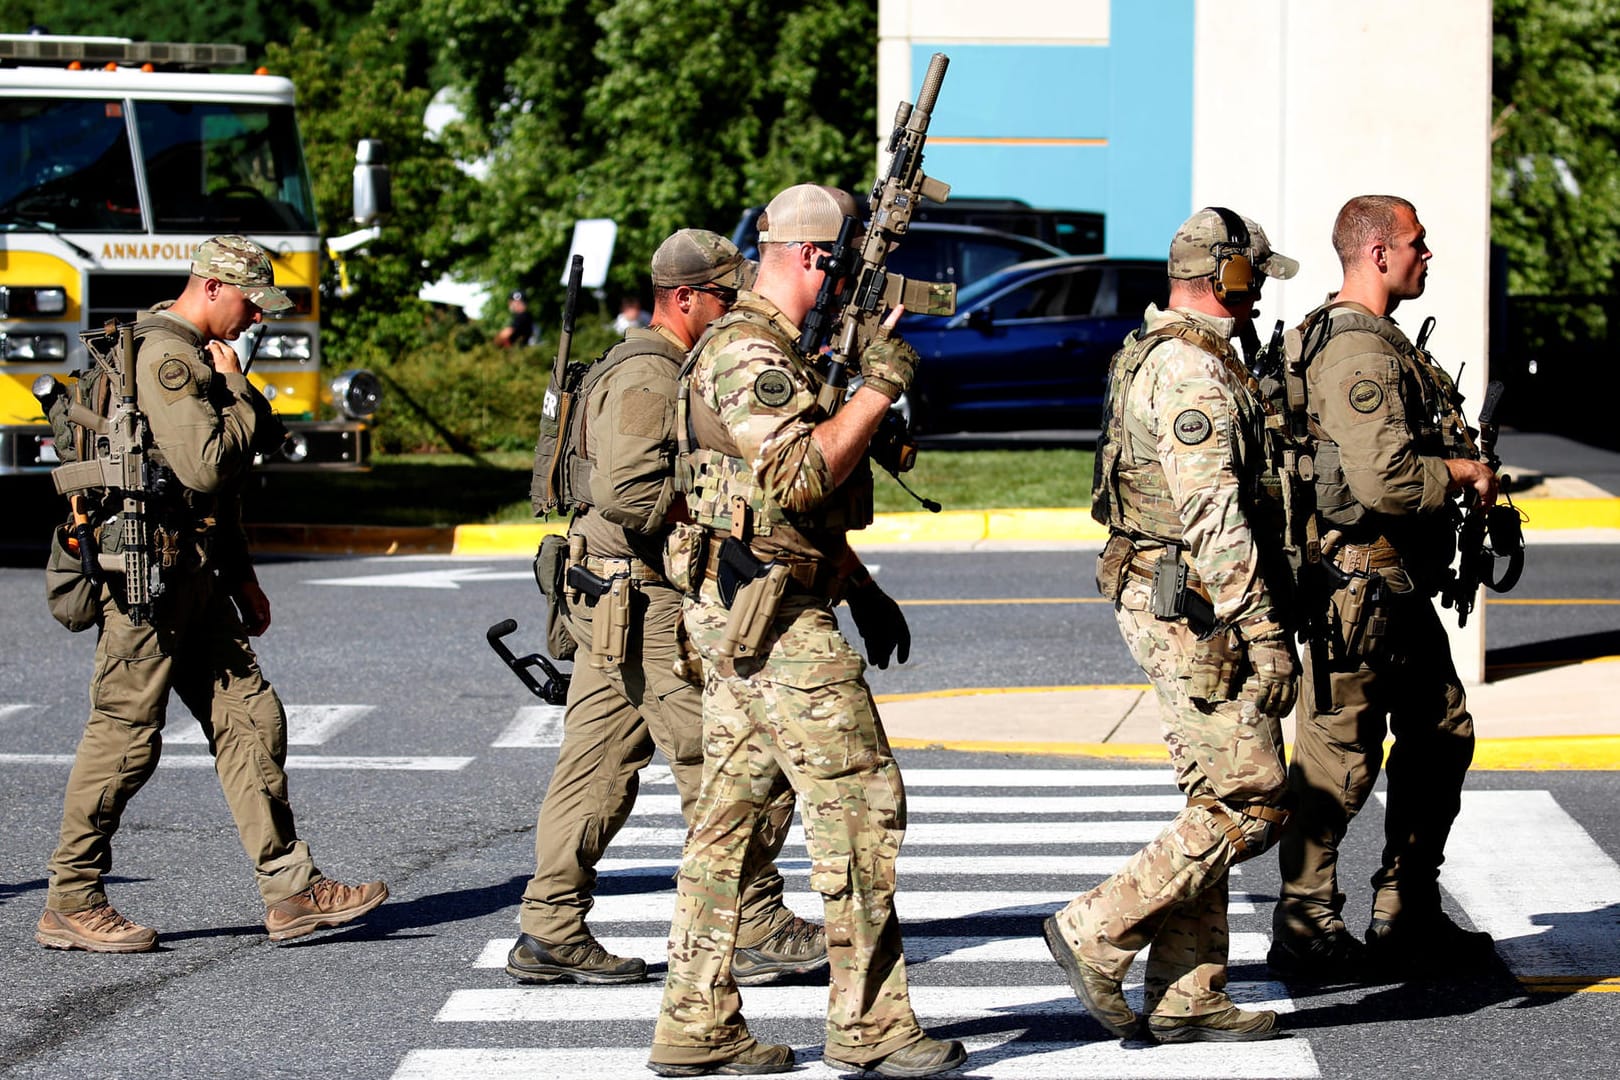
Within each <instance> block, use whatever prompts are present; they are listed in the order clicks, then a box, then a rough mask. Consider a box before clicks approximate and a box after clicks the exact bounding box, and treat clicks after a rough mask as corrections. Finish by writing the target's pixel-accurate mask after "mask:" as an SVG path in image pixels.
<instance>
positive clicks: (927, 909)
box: [591, 889, 1254, 926]
mask: <svg viewBox="0 0 1620 1080" xmlns="http://www.w3.org/2000/svg"><path fill="white" fill-rule="evenodd" d="M1078 891H1079V890H1078V889H1061V890H1059V889H1039V890H1025V891H1009V892H993V891H989V890H985V891H979V890H973V891H961V892H955V891H950V892H930V891H927V890H919V889H909V890H908V889H902V890H901V891H900V892H899V893H898V894H897V895H896V896H895V908H896V910H898V911H899V912H900V918H901V919H902V920H904V921H905V922H906V923H907V924H911V923H918V922H923V921H926V920H929V919H969V918H979V919H982V918H1007V917H1027V916H1031V915H1039V916H1043V917H1044V916H1047V915H1051V914H1052V913H1054V912H1055V911H1057V910H1058V908H1060V907H1063V906H1064V905H1065V904H1067V903H1068V902H1069V901H1070V900H1073V899H1074V897H1075V895H1076V893H1077V892H1078ZM782 899H783V900H785V901H786V902H787V905H788V906H789V907H791V908H792V909H793V910H794V911H796V912H798V913H799V914H800V915H804V916H806V917H812V916H813V917H814V918H816V919H818V920H819V919H820V918H821V910H822V904H821V895H820V894H819V893H813V892H789V893H784V894H783V897H782ZM1228 910H1229V911H1231V912H1232V913H1233V914H1252V913H1253V912H1254V902H1253V900H1251V899H1250V898H1249V896H1248V895H1247V894H1244V893H1234V894H1232V897H1231V901H1230V903H1229V905H1228ZM674 914H675V891H674V890H673V889H669V890H664V889H660V890H659V891H658V892H655V893H626V894H623V895H618V896H598V897H597V898H596V906H595V908H593V909H592V911H591V922H592V923H594V924H598V925H600V924H603V923H610V922H656V923H662V924H664V925H666V926H667V925H669V922H670V920H671V919H672V918H673V917H674Z"/></svg>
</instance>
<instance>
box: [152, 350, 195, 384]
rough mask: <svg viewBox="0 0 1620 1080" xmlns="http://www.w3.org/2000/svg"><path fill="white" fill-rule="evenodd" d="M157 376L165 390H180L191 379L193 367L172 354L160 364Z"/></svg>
mask: <svg viewBox="0 0 1620 1080" xmlns="http://www.w3.org/2000/svg"><path fill="white" fill-rule="evenodd" d="M157 377H158V382H159V383H161V384H162V386H163V388H164V389H165V390H179V389H180V388H181V387H183V386H185V385H186V383H188V382H190V381H191V368H190V367H188V366H187V365H186V362H185V361H184V360H177V359H175V358H174V357H172V356H171V357H169V358H168V359H167V360H165V361H163V363H161V364H159V365H158V370H157Z"/></svg>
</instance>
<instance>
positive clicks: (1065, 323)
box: [899, 255, 1169, 433]
mask: <svg viewBox="0 0 1620 1080" xmlns="http://www.w3.org/2000/svg"><path fill="white" fill-rule="evenodd" d="M1168 294H1169V285H1168V282H1167V280H1166V276H1165V263H1164V260H1163V259H1116V258H1110V257H1108V256H1103V255H1077V256H1070V257H1067V258H1061V259H1041V260H1038V261H1035V262H1025V263H1019V264H1017V265H1015V266H1009V267H1007V268H1006V269H1004V270H1000V271H997V272H996V273H994V274H991V275H990V276H989V277H985V278H982V279H980V280H978V281H975V282H973V283H972V284H971V285H969V286H967V287H966V288H964V289H963V290H962V291H961V292H959V293H958V294H957V298H956V314H955V315H954V316H950V317H940V316H928V315H906V316H904V317H903V318H902V319H901V321H900V326H899V329H900V332H901V333H902V334H903V335H904V337H905V339H906V340H907V341H909V342H910V343H911V344H912V346H913V347H914V348H915V349H916V350H917V352H918V354H919V355H920V356H921V357H922V365H921V366H920V367H919V368H918V369H917V378H916V381H915V382H914V383H913V384H912V387H911V391H910V393H909V394H908V395H907V396H906V398H905V399H903V400H902V401H901V402H900V403H899V409H900V411H901V413H902V414H903V415H906V418H907V419H908V420H909V421H910V423H911V426H912V430H913V431H918V432H936V433H938V432H949V431H1012V430H1018V429H1030V428H1076V427H1079V428H1090V427H1096V426H1097V423H1098V421H1099V418H1100V416H1101V413H1102V398H1103V383H1104V381H1105V380H1106V379H1107V376H1108V361H1109V359H1110V358H1112V356H1113V355H1114V353H1115V352H1116V351H1117V350H1118V349H1119V346H1120V343H1121V342H1122V341H1123V340H1124V338H1125V335H1126V334H1128V333H1130V331H1131V330H1133V329H1135V328H1136V327H1138V326H1140V325H1141V323H1142V313H1143V312H1144V311H1145V310H1146V309H1147V306H1148V305H1149V304H1150V303H1156V304H1159V305H1161V306H1162V305H1163V304H1164V303H1165V299H1166V297H1167V296H1168Z"/></svg>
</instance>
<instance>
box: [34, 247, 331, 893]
mask: <svg viewBox="0 0 1620 1080" xmlns="http://www.w3.org/2000/svg"><path fill="white" fill-rule="evenodd" d="M233 240H235V241H238V242H236V243H233V242H232V241H233ZM202 259H208V260H210V261H211V265H210V266H209V268H208V269H209V273H210V275H211V276H215V277H218V278H220V279H221V280H223V281H226V282H230V283H233V284H235V283H238V282H240V283H241V284H242V285H243V286H244V287H243V289H242V291H243V293H244V295H245V296H247V298H248V299H249V300H250V301H253V302H254V303H257V304H259V305H260V306H261V307H263V308H264V309H266V310H277V309H279V308H281V307H286V306H288V302H287V300H286V297H285V295H284V294H282V293H281V292H280V291H279V290H277V289H274V288H270V287H267V286H264V285H262V284H261V285H257V286H255V285H254V284H253V282H254V281H260V280H263V281H267V280H269V275H270V272H271V271H270V264H269V260H268V259H267V258H266V257H265V256H264V255H263V253H262V252H260V251H259V250H258V249H257V247H256V246H254V245H252V244H251V243H249V242H247V241H244V240H240V238H220V239H218V240H215V241H210V242H208V243H206V244H204V245H203V247H202V248H201V249H199V260H202ZM168 307H169V305H168V304H167V303H165V304H159V305H158V306H157V307H155V308H153V309H152V310H151V311H148V312H146V313H144V314H143V315H141V316H140V318H139V319H138V320H137V321H136V331H135V333H136V337H137V339H138V341H139V346H138V362H137V363H136V368H135V371H136V376H135V377H136V392H137V400H138V401H139V402H140V407H141V410H142V412H143V413H145V415H146V418H147V421H148V423H149V425H150V428H151V433H152V441H153V444H154V445H155V448H156V452H155V454H154V455H153V456H154V458H157V457H161V458H162V459H163V461H164V462H166V463H167V465H168V467H169V468H170V469H171V470H173V472H174V476H175V478H176V479H177V480H178V481H179V484H180V486H181V487H183V488H184V489H185V490H184V491H183V492H181V493H180V494H179V495H178V496H177V497H175V498H172V499H169V500H167V501H166V503H165V504H164V505H163V506H162V507H161V508H160V509H158V511H157V513H156V514H155V520H156V522H157V524H158V525H160V526H162V527H163V528H165V529H168V530H171V531H172V532H173V533H175V534H176V535H177V536H178V537H179V542H178V556H177V558H176V562H175V565H174V566H173V567H172V568H169V569H165V571H164V573H163V582H164V591H163V593H162V594H161V595H160V596H159V597H158V598H157V600H156V602H155V603H154V605H153V609H152V615H151V619H150V620H149V621H147V622H145V623H144V624H142V625H139V626H137V625H134V624H133V623H131V622H130V620H129V618H128V616H127V614H126V612H125V598H124V589H123V587H122V584H121V579H117V578H115V579H114V580H115V581H116V582H118V584H117V587H115V588H114V587H109V586H108V585H107V584H103V585H102V586H101V588H100V595H99V598H98V602H99V605H100V619H99V631H100V632H99V634H98V635H97V639H96V658H95V674H94V676H93V678H92V680H91V683H90V718H89V721H88V723H87V724H86V725H85V730H84V736H83V738H82V739H81V740H80V742H79V746H78V750H77V752H76V753H75V755H74V760H73V769H72V772H71V773H70V774H69V777H68V786H67V795H66V798H65V800H64V806H63V811H62V829H61V838H60V840H59V842H58V844H57V848H56V851H55V852H54V853H53V854H52V856H51V861H50V888H49V891H48V893H47V895H46V901H45V904H46V908H47V909H49V910H51V911H57V912H79V911H86V910H88V909H90V908H92V907H95V906H96V905H98V904H101V903H104V902H106V893H105V891H104V889H103V888H102V876H103V875H104V874H105V873H106V872H107V870H108V869H109V868H110V867H111V865H112V838H113V834H114V833H115V832H117V830H118V824H119V821H120V819H121V818H122V816H123V812H124V807H125V805H126V804H127V803H128V802H129V800H130V799H131V798H132V797H133V796H134V795H135V793H136V792H137V791H139V790H140V789H141V787H142V785H144V784H145V783H146V781H147V780H148V779H150V778H151V776H152V773H153V772H154V770H156V768H157V764H158V757H159V754H160V753H161V750H162V742H163V740H162V731H163V726H164V723H165V721H166V719H167V717H168V701H169V692H170V691H171V690H173V691H174V692H175V693H177V694H179V696H180V700H181V701H182V702H184V703H185V705H186V707H187V708H188V709H189V710H190V711H191V713H192V715H194V716H195V717H196V719H197V722H198V723H199V724H201V725H202V729H203V732H204V734H205V735H207V737H208V748H209V750H210V752H211V753H212V754H213V755H214V759H215V771H216V772H217V773H218V774H219V780H220V786H221V788H222V789H223V790H224V793H225V801H226V803H227V804H228V805H229V806H230V810H231V815H232V817H233V818H234V819H235V821H236V827H237V832H238V833H239V835H240V836H241V840H242V846H243V847H244V848H245V849H246V850H247V853H248V857H249V858H250V859H252V860H253V865H254V869H255V871H256V876H257V879H258V886H259V892H260V894H261V895H262V896H263V898H264V902H265V904H266V906H270V905H273V904H276V903H278V902H279V901H282V900H285V899H288V898H289V897H293V896H295V895H296V894H298V893H301V892H303V891H304V890H305V889H308V888H309V887H310V886H311V885H313V884H315V883H316V882H319V881H321V880H322V875H321V872H320V871H319V870H318V869H316V867H315V863H314V861H313V860H312V859H311V857H310V853H309V848H308V846H307V845H306V844H305V843H304V842H303V841H302V840H300V839H298V834H297V830H296V829H295V828H294V825H293V814H292V808H291V806H290V805H289V803H288V798H287V774H286V772H285V770H284V766H285V764H286V757H287V718H286V713H285V711H284V710H283V708H282V705H281V700H280V699H279V698H278V697H277V696H276V692H275V690H274V689H272V688H271V686H270V684H269V683H268V682H266V681H265V678H264V675H263V674H262V673H261V672H260V670H259V662H258V659H257V658H256V657H255V656H254V654H253V649H252V647H251V646H250V645H249V644H248V637H247V632H246V631H245V630H244V628H243V625H242V620H241V618H240V617H239V616H238V614H237V611H236V607H235V605H234V603H233V602H232V596H233V594H234V592H235V591H236V586H237V585H238V583H240V582H242V581H244V580H252V578H253V566H252V563H251V561H250V560H249V558H248V551H247V540H246V537H245V535H244V534H243V532H242V527H241V521H240V491H241V488H242V484H243V482H244V480H245V479H246V476H247V473H248V469H249V467H250V466H251V464H252V460H253V449H252V445H253V441H254V435H255V431H256V430H257V428H258V426H259V414H258V412H257V411H256V409H255V404H254V401H255V397H256V394H257V392H256V391H254V390H252V388H251V387H250V386H249V385H248V381H247V377H246V376H244V375H242V374H240V373H238V372H229V373H221V372H217V371H215V370H214V368H213V367H212V366H211V365H210V363H209V362H208V356H207V352H206V350H205V348H204V343H205V339H204V335H203V333H202V331H201V330H199V329H198V328H197V327H195V326H193V325H191V323H189V322H187V321H186V320H184V319H182V318H180V317H179V316H177V315H174V314H171V313H170V312H168V311H167V310H165V309H166V308H168ZM104 531H105V530H104ZM103 539H104V541H105V540H106V539H108V538H106V537H104V538H103ZM105 549H106V548H105V543H104V550H105Z"/></svg>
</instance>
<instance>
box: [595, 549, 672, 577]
mask: <svg viewBox="0 0 1620 1080" xmlns="http://www.w3.org/2000/svg"><path fill="white" fill-rule="evenodd" d="M581 562H582V564H583V565H584V567H585V569H587V570H589V571H590V572H591V573H593V574H595V575H596V576H597V577H604V578H613V577H618V576H619V575H621V574H622V575H625V576H627V577H629V578H630V580H631V581H656V582H660V583H662V582H663V581H664V575H663V573H662V572H661V571H659V570H655V569H654V568H652V567H651V566H648V565H647V564H646V563H644V562H642V561H641V560H640V559H637V558H635V557H633V556H632V557H629V558H624V559H601V558H598V557H596V556H595V555H590V554H587V555H586V556H585V558H584V559H583V560H581Z"/></svg>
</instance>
